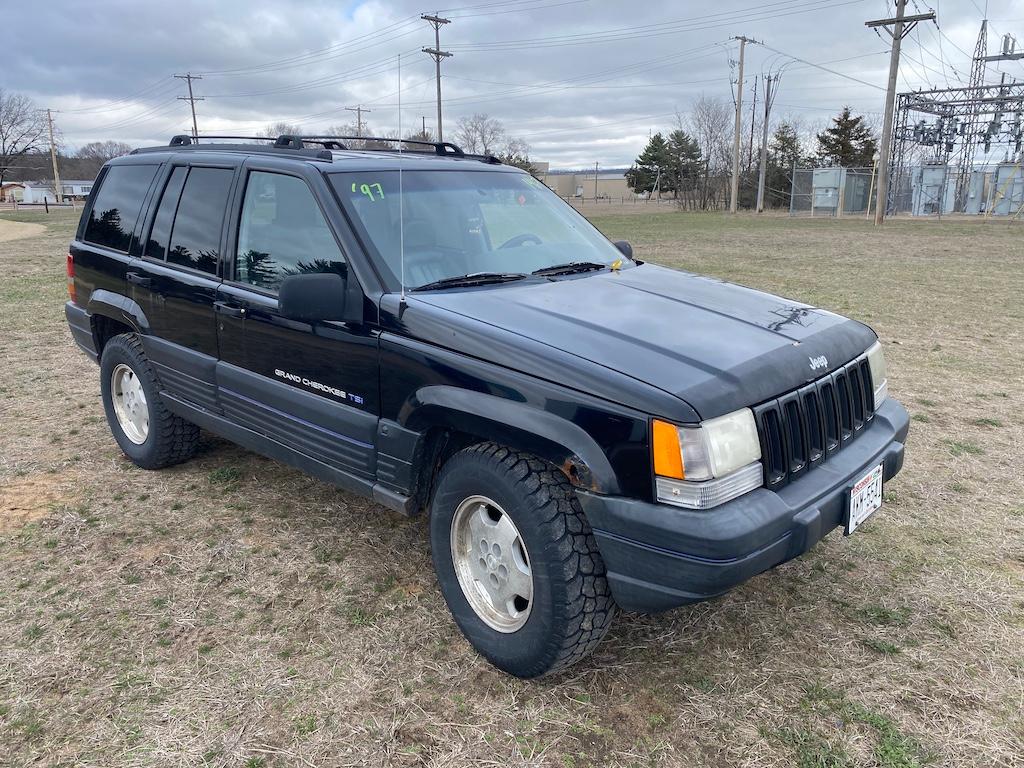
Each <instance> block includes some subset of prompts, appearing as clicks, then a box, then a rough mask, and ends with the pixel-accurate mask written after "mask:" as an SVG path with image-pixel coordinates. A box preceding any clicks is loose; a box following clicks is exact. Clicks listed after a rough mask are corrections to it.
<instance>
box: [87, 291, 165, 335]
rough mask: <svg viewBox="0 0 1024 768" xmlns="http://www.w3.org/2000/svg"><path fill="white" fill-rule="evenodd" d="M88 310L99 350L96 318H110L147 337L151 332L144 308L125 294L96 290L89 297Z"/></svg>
mask: <svg viewBox="0 0 1024 768" xmlns="http://www.w3.org/2000/svg"><path fill="white" fill-rule="evenodd" d="M86 310H87V311H88V312H89V314H90V315H91V316H92V317H93V321H92V332H93V340H94V341H95V342H96V348H97V349H99V341H100V339H99V338H97V334H96V321H95V318H96V316H101V317H109V318H110V319H111V320H116V321H117V322H119V323H123V324H124V325H127V326H128V327H129V328H131V329H132V330H134V331H135V332H136V333H138V334H142V335H146V334H148V333H149V332H150V325H149V320H148V319H147V317H146V313H145V312H144V311H143V309H142V307H140V306H139V305H138V303H137V302H135V301H132V300H131V299H129V298H128V297H127V296H124V295H123V294H120V293H114V292H113V291H108V290H105V289H103V288H100V289H98V290H95V291H93V292H92V295H91V296H90V297H89V303H88V305H87V306H86Z"/></svg>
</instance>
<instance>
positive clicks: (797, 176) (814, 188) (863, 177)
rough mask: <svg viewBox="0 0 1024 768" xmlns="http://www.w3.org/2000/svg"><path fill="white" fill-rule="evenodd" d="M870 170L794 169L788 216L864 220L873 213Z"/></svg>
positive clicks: (836, 168)
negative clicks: (844, 217) (869, 212)
mask: <svg viewBox="0 0 1024 768" xmlns="http://www.w3.org/2000/svg"><path fill="white" fill-rule="evenodd" d="M876 181H877V179H876V177H875V174H874V170H873V169H872V168H839V167H833V168H794V169H793V186H792V190H791V194H790V200H789V213H790V215H791V216H856V215H858V214H859V215H861V216H867V215H868V211H869V209H870V210H872V211H873V210H874V200H873V199H872V198H873V196H874V187H875V183H876Z"/></svg>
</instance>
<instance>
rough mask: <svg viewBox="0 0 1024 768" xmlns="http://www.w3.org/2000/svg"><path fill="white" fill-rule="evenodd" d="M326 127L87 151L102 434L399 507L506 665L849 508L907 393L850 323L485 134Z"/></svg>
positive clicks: (148, 461)
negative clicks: (656, 242) (616, 231)
mask: <svg viewBox="0 0 1024 768" xmlns="http://www.w3.org/2000/svg"><path fill="white" fill-rule="evenodd" d="M225 138H228V137H225ZM346 141H347V140H346V139H345V138H344V137H341V138H324V137H306V138H302V137H294V136H282V137H280V138H278V139H277V140H276V141H274V142H273V143H272V144H270V145H260V144H256V143H225V144H217V143H202V144H197V143H195V142H194V141H192V140H190V139H189V138H188V137H176V138H175V139H174V140H173V141H172V142H171V144H170V146H167V147H156V148H147V149H141V150H136V151H135V152H133V153H132V154H131V155H128V156H125V157H121V158H118V159H116V160H113V161H111V162H109V163H107V165H106V166H105V167H104V168H103V170H102V172H101V174H100V176H99V179H98V181H97V183H96V185H95V187H94V188H93V192H92V194H91V196H90V199H89V202H88V205H87V206H86V208H85V211H84V213H83V216H82V221H81V223H80V224H79V227H78V232H77V234H76V237H75V240H74V242H73V243H72V244H71V248H70V252H69V254H68V260H67V268H68V287H69V291H70V294H71V300H70V301H69V302H68V303H67V307H66V309H67V318H68V322H69V323H70V326H71V332H72V335H73V336H74V339H75V341H76V342H77V343H78V345H79V346H80V347H81V348H82V349H83V350H84V351H85V353H86V354H87V355H89V356H90V357H91V358H92V359H93V360H96V361H98V362H99V364H100V371H101V377H100V384H101V387H102V394H103V402H104V405H105V408H106V413H107V420H108V421H109V423H110V428H111V431H112V432H113V434H114V438H115V439H116V440H117V442H118V444H119V446H120V447H121V449H122V450H123V451H124V453H125V454H127V456H128V457H129V458H130V459H131V460H132V461H133V462H135V463H136V464H138V465H139V466H141V467H145V468H149V469H157V468H160V467H166V466H168V465H170V464H174V463H176V462H181V461H185V460H187V459H188V458H189V457H190V456H192V454H193V451H194V450H195V448H196V443H197V440H198V436H199V430H200V429H206V430H209V431H210V432H213V433H216V434H218V435H221V436H223V437H226V438H227V439H229V440H232V441H234V442H236V443H238V444H239V445H242V446H244V447H246V448H249V449H251V450H253V451H257V452H259V453H262V454H265V455H267V456H270V457H272V458H274V459H278V460H280V461H284V462H287V463H289V464H292V465H294V466H296V467H299V468H301V469H303V470H305V471H306V472H309V473H310V474H313V475H315V476H317V477H319V478H322V479H324V480H326V481H328V482H330V483H334V484H335V485H338V486H340V487H342V488H344V489H347V490H349V491H352V492H355V493H361V494H364V495H365V496H369V497H372V498H373V499H375V500H376V501H378V502H379V503H380V504H382V505H383V506H385V507H389V508H390V509H393V510H398V511H400V512H403V513H405V514H408V515H414V514H417V513H419V512H421V511H422V510H426V511H427V512H428V514H429V515H430V539H431V548H432V552H433V560H434V567H435V569H436V571H437V579H438V582H439V584H440V588H441V591H442V593H443V594H444V597H445V599H446V600H447V602H448V605H449V607H450V608H451V611H452V613H453V615H454V617H455V621H456V622H457V623H458V625H459V627H460V628H461V629H462V631H463V632H464V633H465V635H466V637H467V638H468V639H469V641H470V642H471V643H472V644H473V645H474V646H475V647H476V648H477V649H478V650H479V651H480V653H482V654H483V655H484V656H485V657H486V658H487V659H489V660H490V661H491V662H492V663H493V664H495V665H497V666H498V667H500V668H501V669H503V670H506V671H508V672H510V673H512V674H514V675H519V676H522V677H531V676H536V675H541V674H544V673H546V672H550V671H552V670H556V669H559V668H561V667H564V666H565V665H568V664H571V663H573V662H575V661H577V660H578V659H580V658H582V657H583V656H585V655H586V654H587V653H588V652H589V651H591V650H592V649H593V648H594V646H595V645H596V644H597V643H598V641H599V640H600V639H601V637H602V636H603V635H604V634H605V633H606V632H607V631H608V628H609V625H610V624H611V621H612V618H613V616H614V614H615V612H616V608H617V607H621V608H623V609H626V610H632V611H648V612H651V611H661V610H664V609H667V608H672V607H673V606H678V605H681V604H684V603H689V602H692V601H696V600H703V599H706V598H709V597H713V596H715V595H720V594H722V593H723V592H725V591H727V590H728V589H730V588H731V587H733V586H735V585H736V584H738V583H740V582H742V581H744V580H745V579H749V578H750V577H752V576H754V575H755V574H758V573H761V572H763V571H765V570H767V569H769V568H772V567H773V566H776V565H779V564H780V563H783V562H785V561H787V560H789V559H790V558H793V557H795V556H797V555H799V554H801V553H803V552H806V551H807V550H808V549H809V548H811V547H812V546H813V545H814V544H815V543H816V542H817V541H818V540H819V539H821V538H822V537H823V536H824V535H825V534H827V533H828V532H829V531H831V530H832V529H833V528H836V527H837V526H843V528H844V530H845V532H846V533H851V532H853V531H854V530H855V529H856V528H857V527H858V526H859V525H860V524H861V523H862V522H863V521H864V520H865V519H866V518H867V517H868V516H869V515H870V514H871V513H872V512H874V511H875V510H876V509H877V508H878V507H879V505H880V504H881V498H882V484H883V482H884V481H886V480H888V479H889V478H891V477H893V476H894V475H895V474H896V473H897V472H898V471H899V470H900V467H901V466H902V463H903V443H904V441H905V438H906V435H907V426H908V420H907V413H906V411H905V410H904V409H903V408H902V407H901V406H900V405H899V404H898V403H896V402H895V401H893V400H892V399H891V398H888V397H887V382H886V368H885V361H884V358H883V355H882V350H881V347H880V346H879V343H878V340H877V339H876V337H875V334H874V333H873V332H872V331H871V330H870V329H869V328H867V327H866V326H864V325H862V324H861V323H858V322H855V321H853V320H848V319H846V318H844V317H840V316H839V315H835V314H833V313H831V312H826V311H823V310H820V309H815V308H814V307H810V306H807V305H805V304H801V303H798V302H794V301H790V300H788V299H782V298H779V297H777V296H772V295H769V294H766V293H761V292H759V291H755V290H751V289H749V288H743V287H740V286H737V285H731V284H729V283H724V282H722V281H721V280H715V279H711V278H707V277H701V276H699V275H694V274H688V273H686V272H679V271H675V270H670V269H664V268H662V267H658V266H654V265H651V264H644V263H643V262H641V261H639V260H637V259H635V258H633V257H632V251H631V248H630V246H629V245H628V244H627V243H624V242H623V243H616V244H612V243H611V242H609V241H608V240H607V239H605V238H604V237H603V236H602V235H601V234H600V233H599V232H598V231H597V230H596V229H594V227H592V226H591V225H590V224H589V223H588V222H587V221H586V220H585V219H584V218H583V217H582V216H580V215H579V214H578V213H577V212H576V211H575V210H573V209H572V207H570V206H569V205H566V204H565V203H564V202H563V201H561V200H560V199H559V198H558V197H557V196H555V195H554V194H553V193H552V192H550V191H549V190H548V189H547V188H546V187H545V186H544V185H543V184H541V183H540V182H539V181H537V180H536V179H534V178H533V177H532V176H530V175H529V174H527V173H525V172H523V171H520V170H518V169H516V168H511V167H507V166H504V165H501V164H500V163H498V162H497V161H496V160H495V159H494V158H491V157H481V156H471V155H467V154H465V153H464V152H462V151H461V150H460V149H459V148H458V147H455V146H453V145H451V144H442V143H438V144H423V145H418V144H417V145H413V144H412V143H409V142H406V143H403V144H400V145H398V146H397V151H396V150H395V149H386V150H379V149H378V150H367V149H354V148H346ZM349 146H351V144H350V145H349ZM375 146H380V144H379V143H378V144H376V145H375ZM413 149H415V150H419V151H412V150H413Z"/></svg>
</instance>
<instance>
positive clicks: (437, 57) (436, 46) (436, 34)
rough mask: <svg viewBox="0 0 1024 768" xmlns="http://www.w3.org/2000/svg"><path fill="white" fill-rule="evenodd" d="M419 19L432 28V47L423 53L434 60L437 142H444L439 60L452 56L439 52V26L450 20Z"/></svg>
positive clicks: (426, 17) (425, 16) (425, 17)
mask: <svg viewBox="0 0 1024 768" xmlns="http://www.w3.org/2000/svg"><path fill="white" fill-rule="evenodd" d="M420 18H421V19H423V20H424V21H427V22H430V25H431V26H432V27H433V28H434V47H433V48H424V49H423V52H424V53H426V54H429V55H430V56H431V57H432V58H433V59H434V69H435V72H436V75H437V140H438V141H444V129H443V128H442V127H441V59H447V58H448V57H449V56H451V55H452V54H450V53H449V52H448V51H442V50H441V25H442V24H451V22H452V20H451V19H443V18H441V17H440V16H430V15H428V14H423V15H422V16H420Z"/></svg>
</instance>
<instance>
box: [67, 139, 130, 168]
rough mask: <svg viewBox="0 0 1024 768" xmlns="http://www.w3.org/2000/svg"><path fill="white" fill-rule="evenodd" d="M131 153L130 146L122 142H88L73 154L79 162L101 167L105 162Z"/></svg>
mask: <svg viewBox="0 0 1024 768" xmlns="http://www.w3.org/2000/svg"><path fill="white" fill-rule="evenodd" d="M131 151H132V147H131V145H130V144H125V143H124V142H123V141H90V142H89V143H88V144H83V145H82V147H81V148H80V149H79V150H78V151H77V152H76V153H75V157H77V158H78V159H79V160H92V161H96V162H98V163H99V164H100V165H103V164H104V163H105V162H107V160H113V159H114V158H115V157H120V156H121V155H127V154H128V153H129V152H131Z"/></svg>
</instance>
